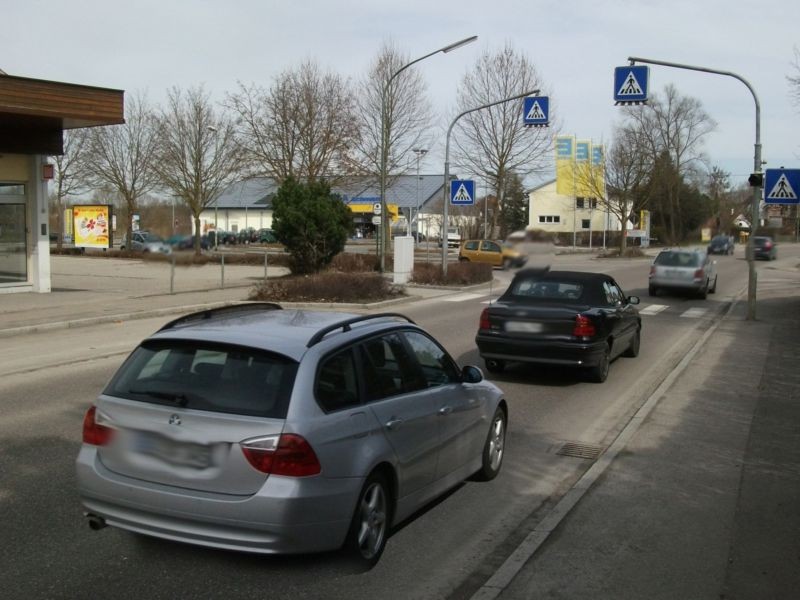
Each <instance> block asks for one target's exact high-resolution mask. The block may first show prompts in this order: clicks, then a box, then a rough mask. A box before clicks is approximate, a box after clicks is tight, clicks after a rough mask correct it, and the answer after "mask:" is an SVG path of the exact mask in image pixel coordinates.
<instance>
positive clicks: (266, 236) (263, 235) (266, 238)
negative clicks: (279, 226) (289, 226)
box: [258, 229, 278, 244]
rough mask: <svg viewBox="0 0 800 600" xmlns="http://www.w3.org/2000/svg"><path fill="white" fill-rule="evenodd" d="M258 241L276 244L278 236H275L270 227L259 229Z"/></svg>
mask: <svg viewBox="0 0 800 600" xmlns="http://www.w3.org/2000/svg"><path fill="white" fill-rule="evenodd" d="M258 241H259V243H261V244H277V243H278V238H276V237H275V232H274V231H272V229H259V230H258Z"/></svg>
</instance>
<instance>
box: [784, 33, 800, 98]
mask: <svg viewBox="0 0 800 600" xmlns="http://www.w3.org/2000/svg"><path fill="white" fill-rule="evenodd" d="M792 69H793V70H794V74H793V75H787V76H786V80H787V81H788V82H789V95H790V96H791V98H792V100H793V101H794V103H795V104H796V105H797V106H800V49H798V48H797V46H795V47H794V60H793V61H792Z"/></svg>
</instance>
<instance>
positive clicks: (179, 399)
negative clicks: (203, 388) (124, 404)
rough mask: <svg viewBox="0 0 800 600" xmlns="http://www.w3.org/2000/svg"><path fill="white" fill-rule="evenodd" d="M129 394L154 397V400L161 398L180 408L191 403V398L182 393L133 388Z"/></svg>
mask: <svg viewBox="0 0 800 600" xmlns="http://www.w3.org/2000/svg"><path fill="white" fill-rule="evenodd" d="M128 392H129V393H131V394H136V395H142V396H152V397H153V398H159V399H160V400H167V401H169V402H174V403H175V404H177V405H178V406H186V403H187V402H189V396H187V395H186V394H182V393H180V392H178V393H175V392H162V391H159V390H137V389H133V388H131V389H130V390H128Z"/></svg>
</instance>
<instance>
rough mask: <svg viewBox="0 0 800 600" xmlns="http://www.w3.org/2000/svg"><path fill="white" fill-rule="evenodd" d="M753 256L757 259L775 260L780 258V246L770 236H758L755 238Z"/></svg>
mask: <svg viewBox="0 0 800 600" xmlns="http://www.w3.org/2000/svg"><path fill="white" fill-rule="evenodd" d="M753 250H754V254H753V256H754V257H755V258H756V259H759V258H763V259H764V260H775V259H776V258H778V245H777V244H776V243H775V240H773V239H772V238H771V237H770V236H768V235H757V236H756V237H754V238H753Z"/></svg>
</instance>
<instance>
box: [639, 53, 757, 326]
mask: <svg viewBox="0 0 800 600" xmlns="http://www.w3.org/2000/svg"><path fill="white" fill-rule="evenodd" d="M628 60H629V61H630V62H631V65H633V64H634V63H637V62H640V63H647V64H653V65H661V66H664V67H673V68H675V69H687V70H689V71H700V72H702V73H712V74H714V75H725V76H727V77H733V78H734V79H738V80H739V81H741V82H742V83H743V84H744V85H745V86H746V87H747V89H748V90H750V93H751V94H752V95H753V101H754V102H755V105H756V143H755V152H754V156H753V174H754V175H758V174H760V173H761V165H762V162H761V104H760V103H759V101H758V96H757V95H756V91H755V90H754V89H753V86H752V85H750V83H749V82H748V81H747V80H746V79H745V78H744V77H742V76H741V75H737V74H736V73H733V72H731V71H718V70H717V69H709V68H707V67H695V66H692V65H683V64H680V63H673V62H666V61H663V60H651V59H649V58H638V57H635V56H629V57H628ZM760 203H761V186H760V185H758V186H756V185H754V186H753V199H752V206H751V210H752V214H751V222H750V237H749V239H748V240H747V320H748V321H753V320H755V318H756V284H757V279H756V263H755V248H754V245H753V244H754V242H753V240H754V238H755V232H756V223H758V220H759V204H760Z"/></svg>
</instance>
